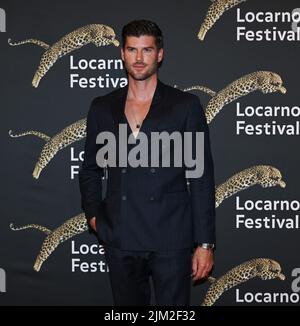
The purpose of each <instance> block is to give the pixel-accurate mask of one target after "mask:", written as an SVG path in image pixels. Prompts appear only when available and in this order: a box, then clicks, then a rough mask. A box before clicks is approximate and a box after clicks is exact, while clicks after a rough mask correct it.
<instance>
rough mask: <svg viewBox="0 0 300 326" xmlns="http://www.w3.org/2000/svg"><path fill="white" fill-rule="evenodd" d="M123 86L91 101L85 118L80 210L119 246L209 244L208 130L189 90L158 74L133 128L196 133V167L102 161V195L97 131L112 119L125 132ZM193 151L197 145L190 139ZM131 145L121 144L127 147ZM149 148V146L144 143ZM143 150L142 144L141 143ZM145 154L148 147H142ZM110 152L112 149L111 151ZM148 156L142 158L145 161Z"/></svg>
mask: <svg viewBox="0 0 300 326" xmlns="http://www.w3.org/2000/svg"><path fill="white" fill-rule="evenodd" d="M127 91H128V86H126V87H124V88H121V89H118V90H116V91H113V92H111V93H109V94H107V95H105V96H100V97H97V98H95V99H94V100H93V102H92V104H91V107H90V110H89V113H88V118H87V138H86V143H85V157H84V162H83V165H82V168H81V170H80V173H79V182H80V191H81V196H82V209H83V211H84V212H85V215H86V218H87V219H88V220H89V219H91V218H92V217H94V216H95V217H96V225H97V233H98V235H99V238H100V239H101V240H102V241H103V242H104V243H107V244H108V245H110V246H111V247H114V248H119V249H124V250H169V249H182V248H191V247H192V246H193V245H194V244H195V243H203V242H206V243H215V184H214V167H213V160H212V155H211V149H210V140H209V131H208V126H207V123H206V119H205V115H204V112H203V108H202V106H201V104H200V101H199V99H198V97H197V96H195V95H193V94H190V93H186V92H182V91H180V90H178V89H176V88H173V87H171V86H168V85H165V84H163V83H162V82H161V81H160V80H158V83H157V86H156V90H155V93H154V97H153V100H152V104H151V107H150V109H149V112H148V114H147V116H146V118H145V120H144V121H143V124H142V127H141V130H140V131H141V132H143V133H145V134H146V135H147V136H149V138H150V133H151V132H154V131H156V132H162V131H167V132H169V133H171V132H173V131H179V132H180V133H181V134H183V133H184V132H193V133H195V132H204V172H203V175H202V176H201V177H199V178H190V179H188V183H189V186H188V185H187V179H186V177H185V176H186V175H185V172H186V167H185V166H184V165H183V166H182V167H174V166H171V167H151V166H150V165H149V167H131V166H127V167H118V166H117V167H109V166H108V168H107V172H108V179H107V192H106V196H105V198H104V199H103V200H102V196H101V194H102V183H101V177H102V176H103V169H102V168H100V167H99V166H98V165H97V162H96V154H97V151H98V150H99V149H100V148H101V146H103V145H100V144H96V137H97V135H98V134H99V133H100V132H103V131H109V132H111V133H113V134H114V135H115V136H116V140H117V146H116V148H117V149H118V144H119V140H118V136H119V134H118V133H119V124H125V125H126V128H127V131H128V135H129V134H130V133H131V129H130V126H129V124H128V122H127V119H126V116H125V113H124V109H125V103H126V97H127ZM193 143H194V144H193V151H194V152H195V151H198V150H199V151H200V148H196V144H195V142H193ZM133 146H134V145H129V146H128V151H129V150H130V149H131V148H132V147H133ZM149 148H150V146H149ZM149 151H150V149H149ZM149 153H150V152H149ZM117 157H118V155H117ZM149 161H150V160H149Z"/></svg>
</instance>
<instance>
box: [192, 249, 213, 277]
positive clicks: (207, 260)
mask: <svg viewBox="0 0 300 326" xmlns="http://www.w3.org/2000/svg"><path fill="white" fill-rule="evenodd" d="M192 264H193V266H192V269H193V274H192V275H193V281H196V280H199V279H201V278H206V277H208V275H209V272H210V271H211V269H212V267H213V264H214V254H213V250H212V249H204V248H202V247H201V246H198V247H197V248H196V250H195V252H194V256H193V260H192Z"/></svg>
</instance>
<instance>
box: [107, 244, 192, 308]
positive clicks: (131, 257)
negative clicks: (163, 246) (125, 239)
mask: <svg viewBox="0 0 300 326" xmlns="http://www.w3.org/2000/svg"><path fill="white" fill-rule="evenodd" d="M104 249H105V259H106V263H107V264H108V267H109V279H110V284H111V288H112V294H113V300H114V305H116V306H149V305H150V301H151V287H150V277H151V278H152V282H153V289H154V297H155V301H156V305H158V306H189V305H190V294H191V285H192V284H191V282H192V279H191V273H192V248H186V249H177V250H162V251H132V250H130V251H129V250H121V249H117V248H113V247H111V246H108V245H104Z"/></svg>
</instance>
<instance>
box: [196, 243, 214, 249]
mask: <svg viewBox="0 0 300 326" xmlns="http://www.w3.org/2000/svg"><path fill="white" fill-rule="evenodd" d="M199 246H200V247H201V248H203V249H207V250H209V249H214V248H215V245H214V244H213V243H199Z"/></svg>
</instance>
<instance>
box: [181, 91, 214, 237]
mask: <svg viewBox="0 0 300 326" xmlns="http://www.w3.org/2000/svg"><path fill="white" fill-rule="evenodd" d="M186 129H187V131H189V132H192V135H193V136H192V140H193V141H192V155H193V159H195V158H196V155H195V153H196V152H197V153H199V151H200V153H204V157H203V155H200V156H201V159H202V160H203V161H202V162H204V169H203V174H202V176H201V177H196V178H188V182H189V186H190V194H191V203H192V218H193V231H194V244H197V243H212V244H215V243H216V236H215V215H216V214H215V181H214V164H213V158H212V154H211V148H210V137H209V129H208V125H207V122H206V117H205V114H204V110H203V108H202V105H201V103H200V100H199V98H198V97H197V96H194V95H193V98H192V103H191V104H190V106H189V111H188V117H187V123H186ZM196 132H203V133H204V149H203V146H202V144H201V146H200V145H199V144H197V145H196V141H195V134H196ZM202 165H203V164H202ZM187 169H188V168H187Z"/></svg>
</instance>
